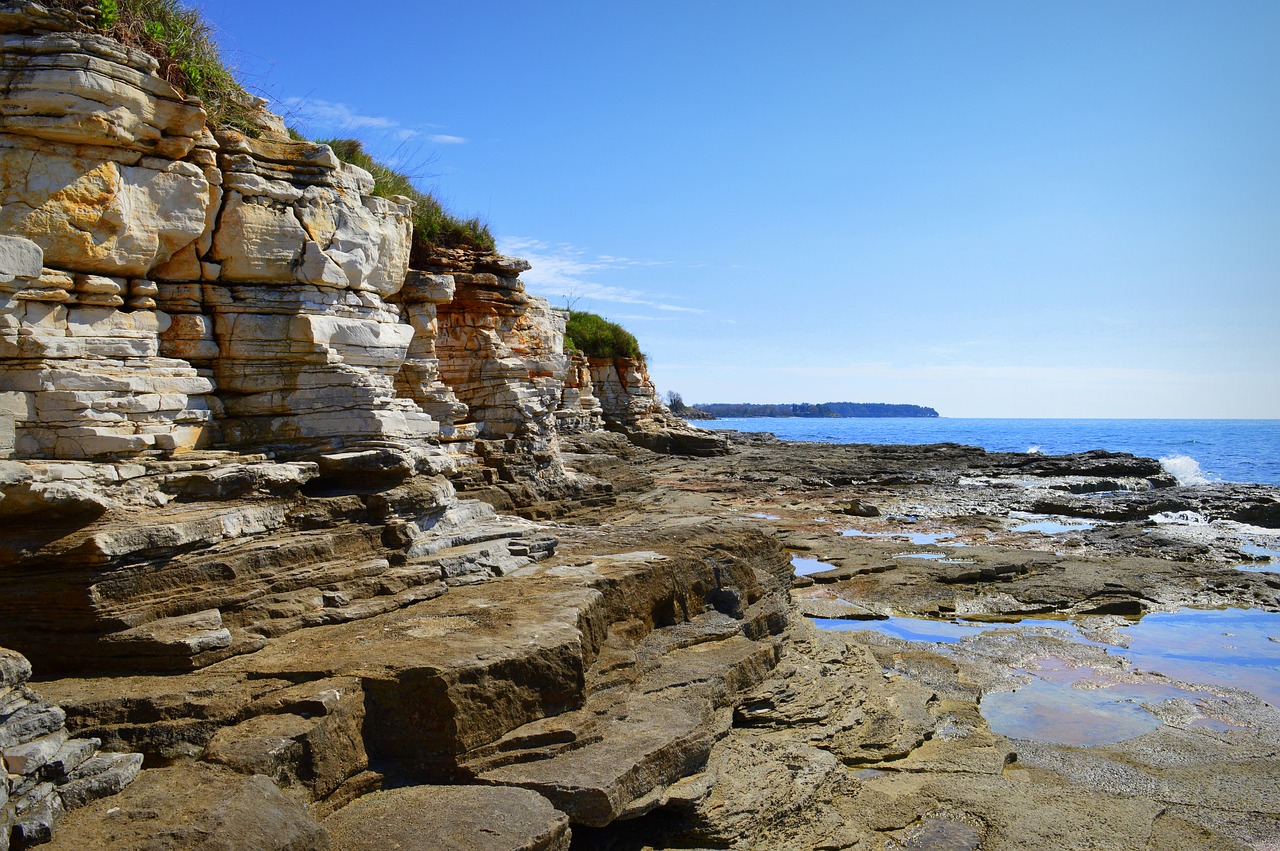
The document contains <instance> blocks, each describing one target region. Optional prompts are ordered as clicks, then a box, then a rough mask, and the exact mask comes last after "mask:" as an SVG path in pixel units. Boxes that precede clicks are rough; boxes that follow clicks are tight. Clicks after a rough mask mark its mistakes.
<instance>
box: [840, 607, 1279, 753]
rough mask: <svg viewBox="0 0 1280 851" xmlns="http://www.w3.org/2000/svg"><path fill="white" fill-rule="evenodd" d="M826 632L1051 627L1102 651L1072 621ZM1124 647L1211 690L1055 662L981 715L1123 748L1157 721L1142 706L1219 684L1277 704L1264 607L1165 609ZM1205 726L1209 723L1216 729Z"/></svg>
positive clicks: (859, 626)
mask: <svg viewBox="0 0 1280 851" xmlns="http://www.w3.org/2000/svg"><path fill="white" fill-rule="evenodd" d="M815 623H817V625H818V626H820V627H822V628H824V629H835V630H873V631H875V632H879V633H882V634H884V635H890V636H893V637H895V638H900V639H903V640H905V641H930V642H941V643H953V642H957V641H961V640H963V639H966V638H974V637H976V636H979V635H981V634H982V633H983V632H986V631H989V630H995V629H999V630H1008V629H1018V628H1019V627H1020V626H1021V627H1025V626H1032V625H1034V626H1037V627H1050V628H1053V629H1056V630H1058V631H1060V632H1061V633H1062V638H1064V639H1066V640H1069V641H1073V642H1078V643H1088V644H1096V642H1092V641H1089V640H1088V639H1085V638H1084V637H1083V636H1082V635H1081V634H1080V632H1079V631H1078V630H1077V629H1076V628H1075V626H1074V625H1072V624H1069V623H1065V622H1055V621H1045V620H1039V619H1036V620H1027V621H1023V622H1022V624H990V623H975V622H964V621H939V620H930V619H926V618H889V619H888V620H884V621H874V622H865V621H864V622H860V623H849V622H845V621H830V620H815ZM1119 633H1120V635H1121V636H1122V639H1121V640H1123V641H1124V642H1126V643H1127V646H1125V647H1108V650H1109V652H1110V653H1112V654H1113V655H1119V656H1123V657H1125V658H1126V659H1128V660H1129V661H1130V662H1131V663H1132V665H1133V669H1132V670H1135V671H1146V672H1153V673H1159V674H1163V675H1164V676H1165V677H1167V678H1169V679H1170V680H1178V681H1181V682H1184V683H1188V684H1202V685H1205V686H1209V687H1210V688H1209V689H1208V690H1206V691H1200V690H1197V689H1194V688H1182V687H1179V686H1176V685H1174V684H1173V683H1163V682H1150V681H1135V682H1127V681H1121V682H1117V681H1115V680H1114V679H1110V678H1109V679H1105V680H1104V679H1103V678H1102V677H1100V676H1099V675H1098V672H1096V671H1093V670H1092V669H1090V668H1088V667H1071V666H1068V665H1064V664H1062V663H1061V662H1060V661H1058V660H1055V659H1053V658H1044V659H1040V660H1037V661H1035V662H1034V663H1032V664H1030V665H1029V666H1028V668H1027V669H1026V673H1029V674H1031V675H1032V677H1033V679H1031V680H1030V681H1029V682H1028V683H1027V684H1025V685H1023V686H1020V687H1019V688H1018V689H1017V690H1016V691H1010V692H993V693H989V694H986V695H984V696H983V698H982V703H981V708H982V714H983V716H984V717H985V718H986V719H987V721H988V723H989V724H990V725H991V728H992V730H994V731H995V732H997V733H1000V734H1002V735H1006V736H1010V737H1014V738H1023V739H1035V740H1038V741H1047V742H1058V743H1061V744H1073V745H1096V744H1105V743H1110V742H1118V741H1123V740H1125V739H1129V738H1133V737H1134V736H1137V735H1140V734H1142V733H1144V732H1146V731H1148V730H1154V729H1156V728H1157V727H1158V726H1159V724H1160V722H1159V720H1158V719H1157V718H1156V716H1155V715H1153V714H1151V713H1150V712H1148V711H1147V710H1146V709H1144V708H1143V707H1142V704H1143V703H1148V704H1151V703H1158V702H1160V701H1163V700H1169V699H1172V698H1183V699H1186V700H1188V701H1191V702H1192V703H1194V704H1196V705H1199V706H1206V705H1209V704H1211V703H1212V702H1213V701H1215V700H1217V698H1216V697H1215V696H1214V695H1213V694H1211V693H1210V692H1211V691H1212V687H1213V686H1226V687H1229V688H1236V689H1241V690H1243V691H1247V692H1250V693H1252V694H1255V695H1257V696H1258V697H1259V698H1261V699H1262V700H1264V701H1266V702H1267V703H1269V704H1271V705H1272V706H1274V707H1280V614H1278V613H1274V612H1265V611H1261V610H1258V609H1222V610H1202V609H1183V610H1181V611H1177V612H1158V613H1155V614H1150V615H1147V616H1146V617H1144V618H1142V619H1141V620H1140V621H1138V622H1137V623H1134V624H1130V625H1127V626H1124V627H1121V628H1120V629H1119ZM1206 724H1207V725H1209V726H1212V724H1211V722H1208V721H1206Z"/></svg>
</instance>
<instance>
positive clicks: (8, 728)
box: [0, 702, 66, 752]
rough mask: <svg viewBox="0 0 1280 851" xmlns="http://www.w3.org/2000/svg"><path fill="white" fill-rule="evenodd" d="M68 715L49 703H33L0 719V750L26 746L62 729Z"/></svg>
mask: <svg viewBox="0 0 1280 851" xmlns="http://www.w3.org/2000/svg"><path fill="white" fill-rule="evenodd" d="M65 720H66V713H64V712H63V711H62V709H61V708H59V707H57V706H54V705H52V704H49V703H44V702H40V703H32V704H29V705H27V706H23V707H21V708H19V709H17V710H16V711H14V712H12V713H10V714H9V715H6V716H4V717H0V750H4V751H6V752H7V750H8V749H9V748H12V747H15V746H17V745H25V744H27V743H28V742H31V741H34V740H35V739H38V738H40V737H42V736H48V735H51V734H55V733H57V732H58V731H59V730H61V729H62V726H63V722H64V721H65Z"/></svg>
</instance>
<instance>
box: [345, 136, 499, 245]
mask: <svg viewBox="0 0 1280 851" xmlns="http://www.w3.org/2000/svg"><path fill="white" fill-rule="evenodd" d="M323 144H326V145H328V146H329V147H331V148H333V152H334V154H336V155H337V157H338V159H340V160H342V161H343V162H348V163H351V164H352V165H355V166H359V167H360V168H362V169H364V170H365V171H367V172H369V173H370V174H372V175H373V194H374V195H377V196H379V197H381V198H390V197H391V196H392V195H403V196H405V197H406V198H410V199H412V201H413V241H414V253H415V254H416V253H417V252H418V251H419V250H427V249H428V248H429V246H432V245H435V246H441V247H443V248H458V247H468V248H479V249H481V250H484V251H493V250H494V242H493V234H492V233H490V232H489V226H488V225H487V224H486V223H484V222H482V221H480V219H479V218H478V217H475V216H473V217H471V218H469V219H464V218H461V217H459V216H455V215H454V214H453V213H450V212H449V211H448V210H446V209H445V208H444V207H443V206H441V204H440V202H439V201H437V200H436V199H435V197H434V196H432V195H431V194H430V193H428V192H423V191H422V190H420V189H418V188H417V187H416V186H414V185H413V181H412V180H411V179H410V178H409V176H408V175H406V174H404V173H403V172H399V171H396V170H395V169H393V168H391V167H390V166H387V165H384V164H382V163H380V162H378V161H377V160H375V159H374V158H373V157H371V156H369V153H368V152H367V151H366V150H365V149H364V145H362V144H361V143H360V141H359V140H358V139H326V140H324V142H323ZM422 243H426V245H423V244H422Z"/></svg>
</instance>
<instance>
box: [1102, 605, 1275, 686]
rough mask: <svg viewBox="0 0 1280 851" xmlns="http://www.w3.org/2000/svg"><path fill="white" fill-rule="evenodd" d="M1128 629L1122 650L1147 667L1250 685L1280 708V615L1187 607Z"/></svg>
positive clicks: (1175, 674)
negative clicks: (1126, 646) (1125, 644)
mask: <svg viewBox="0 0 1280 851" xmlns="http://www.w3.org/2000/svg"><path fill="white" fill-rule="evenodd" d="M1124 632H1125V635H1127V636H1128V637H1129V647H1128V648H1127V649H1124V650H1122V651H1120V652H1121V654H1122V655H1124V656H1125V657H1126V658H1128V659H1129V660H1130V661H1132V662H1133V664H1134V665H1136V666H1137V667H1139V668H1141V669H1143V670H1145V671H1159V672H1160V673H1162V674H1164V675H1165V676H1167V677H1173V678H1175V679H1179V680H1184V681H1186V682H1192V683H1212V684H1214V685H1221V686H1231V687H1233V688H1239V689H1244V690H1245V691H1248V692H1252V693H1253V694H1256V695H1257V696H1258V697H1260V698H1262V699H1263V700H1265V701H1266V702H1267V703H1269V704H1271V705H1272V706H1274V707H1277V708H1280V614H1277V613H1275V612H1264V611H1261V610H1259V609H1221V610H1210V611H1205V610H1200V609H1183V610H1182V611H1179V612H1157V613H1155V614H1151V615H1147V616H1146V617H1144V618H1143V619H1142V620H1140V621H1139V622H1138V623H1136V624H1134V625H1133V626H1129V627H1125V630H1124Z"/></svg>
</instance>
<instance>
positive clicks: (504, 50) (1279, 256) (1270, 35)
mask: <svg viewBox="0 0 1280 851" xmlns="http://www.w3.org/2000/svg"><path fill="white" fill-rule="evenodd" d="M202 7H203V9H204V11H205V13H206V15H207V17H208V18H209V19H210V20H211V21H212V22H213V23H214V24H215V27H216V29H217V35H218V39H219V42H220V44H221V45H222V47H223V51H224V54H225V56H226V58H227V59H228V60H229V62H230V63H231V64H232V65H234V66H235V67H236V68H237V69H238V70H239V72H240V75H241V77H242V79H243V80H244V82H245V83H246V84H247V85H248V86H249V87H250V88H251V89H252V90H254V91H256V92H258V93H260V94H262V95H263V96H265V97H268V98H269V99H270V100H271V101H272V102H273V106H274V108H276V109H277V111H280V112H283V113H285V114H286V115H287V116H288V117H289V118H290V120H291V121H293V122H294V123H295V124H297V125H298V126H300V127H301V128H302V129H303V130H304V131H305V132H306V133H307V134H308V135H311V136H313V137H317V138H319V137H327V136H334V135H341V136H358V137H360V138H362V139H364V140H365V141H366V143H367V144H368V145H369V146H370V148H371V149H372V150H374V151H375V152H376V153H378V154H379V155H381V156H382V157H384V158H389V159H395V160H397V161H399V162H400V163H401V164H402V165H403V166H404V167H405V168H406V169H408V170H410V171H412V172H415V173H418V174H421V175H422V178H421V179H420V180H419V183H420V185H421V186H422V187H423V188H425V189H429V190H433V191H435V192H436V194H437V195H438V196H439V197H440V198H441V199H442V200H444V201H445V202H446V203H447V204H448V205H449V206H451V207H452V208H453V209H455V210H457V211H458V212H462V213H466V214H477V213H478V214H479V215H481V216H483V217H485V218H486V219H487V220H488V221H489V222H490V224H491V227H492V229H493V231H494V233H495V235H497V236H498V238H499V245H500V247H501V248H502V249H503V250H504V251H506V252H507V253H512V254H516V255H519V256H523V257H525V258H527V259H529V260H530V261H531V262H533V263H534V269H533V270H532V271H531V272H529V273H526V275H525V276H524V277H525V281H526V283H527V285H528V288H529V290H530V291H531V292H534V293H536V294H539V295H544V296H546V297H547V298H548V299H549V300H550V301H551V302H552V303H553V304H555V305H559V306H563V305H565V304H567V303H572V304H574V305H575V306H577V307H579V308H580V309H586V310H593V311H596V312H598V313H601V314H603V315H605V316H607V317H609V318H612V319H615V320H617V321H620V322H622V323H623V324H624V325H626V326H627V327H628V328H630V329H632V330H633V331H634V332H635V333H636V334H637V336H639V337H640V340H641V345H642V347H643V348H644V349H645V351H646V352H648V354H649V355H650V365H651V371H652V373H653V376H654V379H655V381H656V382H657V384H658V386H659V388H660V389H662V390H678V391H680V392H681V393H682V394H683V395H684V398H685V399H686V400H687V401H692V402H728V401H750V402H803V401H810V402H819V401H863V402H908V403H914V404H921V405H931V406H933V407H935V408H937V409H938V410H939V411H940V412H941V413H942V414H943V415H944V416H1029V417H1041V416H1043V417H1059V416H1062V417H1065V416H1080V417H1108V416H1115V417H1141V416H1147V417H1269V418H1280V334H1278V333H1277V332H1278V328H1277V326H1278V325H1280V109H1277V105H1278V103H1280V102H1278V101H1277V92H1280V4H1277V3H1275V2H1272V0H1264V2H1249V1H1248V0H1232V1H1231V2H1197V3H1184V2H1177V0H1172V2H1124V1H1123V0H1111V1H1110V2H1071V3H1066V2H1063V3H1053V2H1046V3H1027V2H971V3H963V4H961V3H952V2H912V3H901V2H888V0H885V2H849V1H848V0H846V2H830V3H828V2H809V3H793V4H786V5H785V6H784V5H783V4H779V3H763V2H753V0H745V2H744V0H734V2H728V1H727V0H720V2H708V1H707V0H684V2H665V0H659V2H646V3H628V4H619V3H607V2H606V3H601V2H599V0H595V2H547V3H528V2H522V3H516V2H472V3H456V2H455V3H447V4H445V3H434V2H407V1H406V2H401V0H374V2H368V3H364V4H361V5H359V6H358V8H357V7H354V6H353V5H352V4H351V3H350V2H342V3H339V2H334V1H333V0H312V2H309V3H307V4H305V6H295V5H294V4H283V3H271V2H268V3H263V2H261V0H258V2H247V0H217V2H216V3H214V2H205V3H203V4H202Z"/></svg>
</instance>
